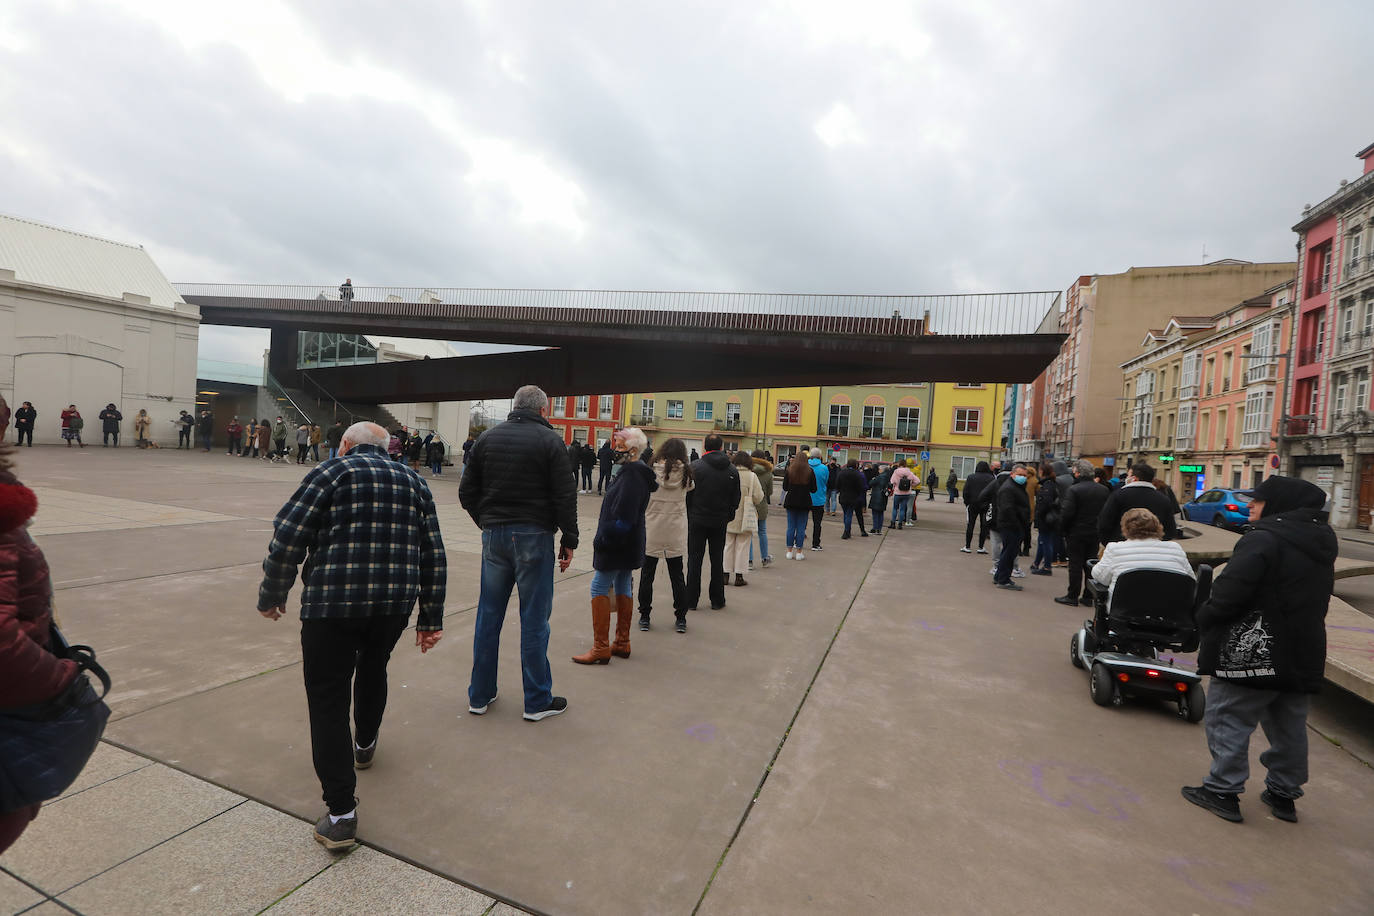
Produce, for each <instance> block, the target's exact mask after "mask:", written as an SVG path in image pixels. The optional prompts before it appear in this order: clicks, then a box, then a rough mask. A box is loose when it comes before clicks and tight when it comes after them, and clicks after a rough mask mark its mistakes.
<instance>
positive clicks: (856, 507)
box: [836, 458, 868, 541]
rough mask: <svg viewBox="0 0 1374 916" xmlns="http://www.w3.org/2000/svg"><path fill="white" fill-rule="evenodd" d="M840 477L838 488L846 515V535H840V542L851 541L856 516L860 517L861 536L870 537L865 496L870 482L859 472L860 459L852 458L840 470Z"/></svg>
mask: <svg viewBox="0 0 1374 916" xmlns="http://www.w3.org/2000/svg"><path fill="white" fill-rule="evenodd" d="M838 476H839V480H838V481H837V482H836V487H837V492H838V493H839V500H840V510H841V511H842V512H843V513H844V534H842V535H840V540H842V541H847V540H849V529H850V526H851V525H852V524H853V522H854V516H855V515H856V514H857V515H858V516H859V534H860V535H862V536H863V537H868V529H867V528H865V527H864V496H865V495H867V493H868V481H867V480H866V479H865V478H864V475H863V471H860V470H859V459H857V458H850V459H849V461H847V462H846V463H845V466H844V467H842V468H840V473H839V475H838Z"/></svg>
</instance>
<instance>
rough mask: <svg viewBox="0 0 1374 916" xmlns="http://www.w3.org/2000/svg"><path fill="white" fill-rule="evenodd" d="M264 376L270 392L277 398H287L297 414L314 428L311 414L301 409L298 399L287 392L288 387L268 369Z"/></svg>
mask: <svg viewBox="0 0 1374 916" xmlns="http://www.w3.org/2000/svg"><path fill="white" fill-rule="evenodd" d="M262 375H263V381H265V382H266V383H267V389H268V390H269V391H272V392H275V394H276V395H277V396H280V397H283V398H285V399H286V403H288V404H290V405H291V406H292V407H293V408H295V411H296V413H298V414H300V415H301V419H302V420H304V421H305V422H306V423H310V424H311V425H312V426H313V425H314V421H313V420H311V419H310V414H308V413H306V412H305V411H304V410H302V409H301V405H299V404H297V403H296V399H295V398H293V397H291V392H289V391H287V390H286V386H285V385H283V384H282V383H281V382H279V381H278V380H277V378H276V376H274V375H273V374H272V373H271V372H269V371H268V370H267V369H266V368H264V369H263V370H262Z"/></svg>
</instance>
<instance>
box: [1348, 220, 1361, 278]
mask: <svg viewBox="0 0 1374 916" xmlns="http://www.w3.org/2000/svg"><path fill="white" fill-rule="evenodd" d="M1361 236H1362V232H1361V231H1360V230H1359V229H1357V230H1355V231H1354V232H1352V233H1350V240H1349V241H1348V242H1347V243H1346V246H1345V247H1346V250H1347V251H1349V252H1350V265H1349V267H1347V268H1346V272H1345V275H1346V276H1347V277H1353V276H1354V275H1355V274H1356V273H1358V272H1359V268H1360V240H1361Z"/></svg>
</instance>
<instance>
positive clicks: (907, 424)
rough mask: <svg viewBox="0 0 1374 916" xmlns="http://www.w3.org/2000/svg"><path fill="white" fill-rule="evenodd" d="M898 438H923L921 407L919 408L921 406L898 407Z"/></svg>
mask: <svg viewBox="0 0 1374 916" xmlns="http://www.w3.org/2000/svg"><path fill="white" fill-rule="evenodd" d="M897 438H898V439H919V438H921V408H919V407H898V408H897Z"/></svg>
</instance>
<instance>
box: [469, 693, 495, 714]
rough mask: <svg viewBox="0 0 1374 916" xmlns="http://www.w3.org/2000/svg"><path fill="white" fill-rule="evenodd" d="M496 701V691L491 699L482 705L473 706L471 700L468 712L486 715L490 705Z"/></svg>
mask: <svg viewBox="0 0 1374 916" xmlns="http://www.w3.org/2000/svg"><path fill="white" fill-rule="evenodd" d="M495 702H496V694H494V693H493V694H492V695H491V699H490V700H487V702H486V703H484V704H483V705H481V706H473V705H472V702H471V701H469V702H468V712H470V713H472V714H473V715H474V716H485V715H486V714H487V707H488V706H490V705H491V704H492V703H495Z"/></svg>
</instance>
